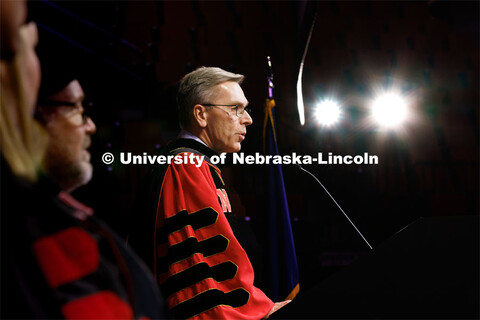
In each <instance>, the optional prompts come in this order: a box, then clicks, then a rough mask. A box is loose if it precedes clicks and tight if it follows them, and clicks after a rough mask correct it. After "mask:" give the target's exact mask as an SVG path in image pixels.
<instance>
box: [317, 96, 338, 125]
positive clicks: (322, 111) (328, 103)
mask: <svg viewBox="0 0 480 320" xmlns="http://www.w3.org/2000/svg"><path fill="white" fill-rule="evenodd" d="M315 118H316V120H317V122H318V123H319V124H321V125H324V126H331V125H334V124H335V123H337V122H338V120H339V118H340V106H339V105H338V103H337V102H335V101H332V100H323V101H322V102H320V103H319V104H318V105H317V109H316V110H315Z"/></svg>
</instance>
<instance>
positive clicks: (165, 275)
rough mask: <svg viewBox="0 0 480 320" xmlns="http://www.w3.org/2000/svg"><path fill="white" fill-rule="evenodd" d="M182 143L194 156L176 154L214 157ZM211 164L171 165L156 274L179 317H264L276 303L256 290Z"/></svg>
mask: <svg viewBox="0 0 480 320" xmlns="http://www.w3.org/2000/svg"><path fill="white" fill-rule="evenodd" d="M180 141H184V142H187V143H186V144H185V143H184V144H185V146H186V147H188V148H190V149H189V151H192V152H186V153H183V152H181V151H182V150H185V149H176V151H173V152H174V153H179V151H180V152H181V153H179V154H181V155H190V154H191V153H194V154H195V155H200V154H204V153H210V154H211V153H213V152H212V151H211V150H210V149H208V148H206V147H204V146H203V145H201V144H200V143H198V142H196V141H194V140H180ZM177 144H178V143H177ZM174 145H175V144H174ZM192 149H194V150H192ZM198 150H202V151H203V152H204V153H201V152H200V151H198ZM207 159H208V156H207ZM207 159H206V160H205V161H203V163H202V165H201V166H199V167H196V166H195V165H194V164H171V165H169V166H168V168H167V169H166V171H165V175H164V178H163V181H162V185H161V188H160V193H159V197H158V206H157V212H156V222H155V226H156V230H155V248H156V250H155V271H156V277H157V280H158V281H159V284H160V286H161V288H162V293H163V295H164V297H165V298H166V306H167V308H168V309H170V311H171V312H172V313H173V315H174V317H175V318H192V319H261V318H264V317H265V316H266V314H267V313H268V312H269V311H270V310H271V308H272V307H273V302H272V301H271V300H270V299H269V298H268V297H267V296H266V295H265V294H264V293H263V292H262V291H261V290H260V289H258V288H257V287H255V286H254V285H253V281H254V271H253V268H252V265H251V263H250V261H249V259H248V257H247V254H246V253H245V250H244V249H243V248H242V247H241V245H240V244H239V242H238V241H237V239H236V238H235V236H234V234H233V231H232V228H231V227H230V224H229V222H228V220H227V218H226V216H225V214H228V213H231V211H232V208H231V206H230V202H229V199H228V195H227V193H226V191H225V187H224V182H223V180H222V177H221V172H220V169H219V168H217V167H216V166H215V165H213V164H211V163H209V162H208V160H207Z"/></svg>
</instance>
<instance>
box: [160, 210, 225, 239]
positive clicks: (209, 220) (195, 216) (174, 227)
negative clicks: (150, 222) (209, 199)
mask: <svg viewBox="0 0 480 320" xmlns="http://www.w3.org/2000/svg"><path fill="white" fill-rule="evenodd" d="M217 218H218V213H217V212H216V211H215V210H213V209H212V208H205V209H202V210H199V211H197V212H193V213H190V214H189V213H188V212H187V210H182V211H180V212H178V213H177V214H176V215H174V216H171V217H169V218H167V219H165V225H164V226H163V227H162V228H159V229H158V230H157V244H161V243H165V242H167V236H168V235H169V234H171V233H173V232H175V231H178V230H180V229H182V228H184V227H186V226H192V228H193V230H198V229H201V228H204V227H207V226H209V225H212V224H214V223H215V222H216V221H217Z"/></svg>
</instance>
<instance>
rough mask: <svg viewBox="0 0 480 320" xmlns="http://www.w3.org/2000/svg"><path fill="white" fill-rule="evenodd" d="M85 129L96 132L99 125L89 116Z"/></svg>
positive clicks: (91, 132)
mask: <svg viewBox="0 0 480 320" xmlns="http://www.w3.org/2000/svg"><path fill="white" fill-rule="evenodd" d="M85 130H86V131H87V132H88V133H90V134H94V133H95V132H96V131H97V126H96V125H95V122H93V120H92V118H90V117H88V118H87V122H86V123H85Z"/></svg>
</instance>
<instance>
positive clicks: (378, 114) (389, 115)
mask: <svg viewBox="0 0 480 320" xmlns="http://www.w3.org/2000/svg"><path fill="white" fill-rule="evenodd" d="M372 113H373V117H374V118H375V120H376V121H377V122H378V123H379V124H380V125H382V126H386V127H394V126H397V125H399V124H400V123H402V122H403V121H404V120H405V117H406V116H407V104H406V102H405V100H404V99H403V98H402V97H401V96H400V95H397V94H394V93H385V94H383V95H381V96H379V97H378V98H377V99H376V100H375V101H374V102H373V106H372Z"/></svg>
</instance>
